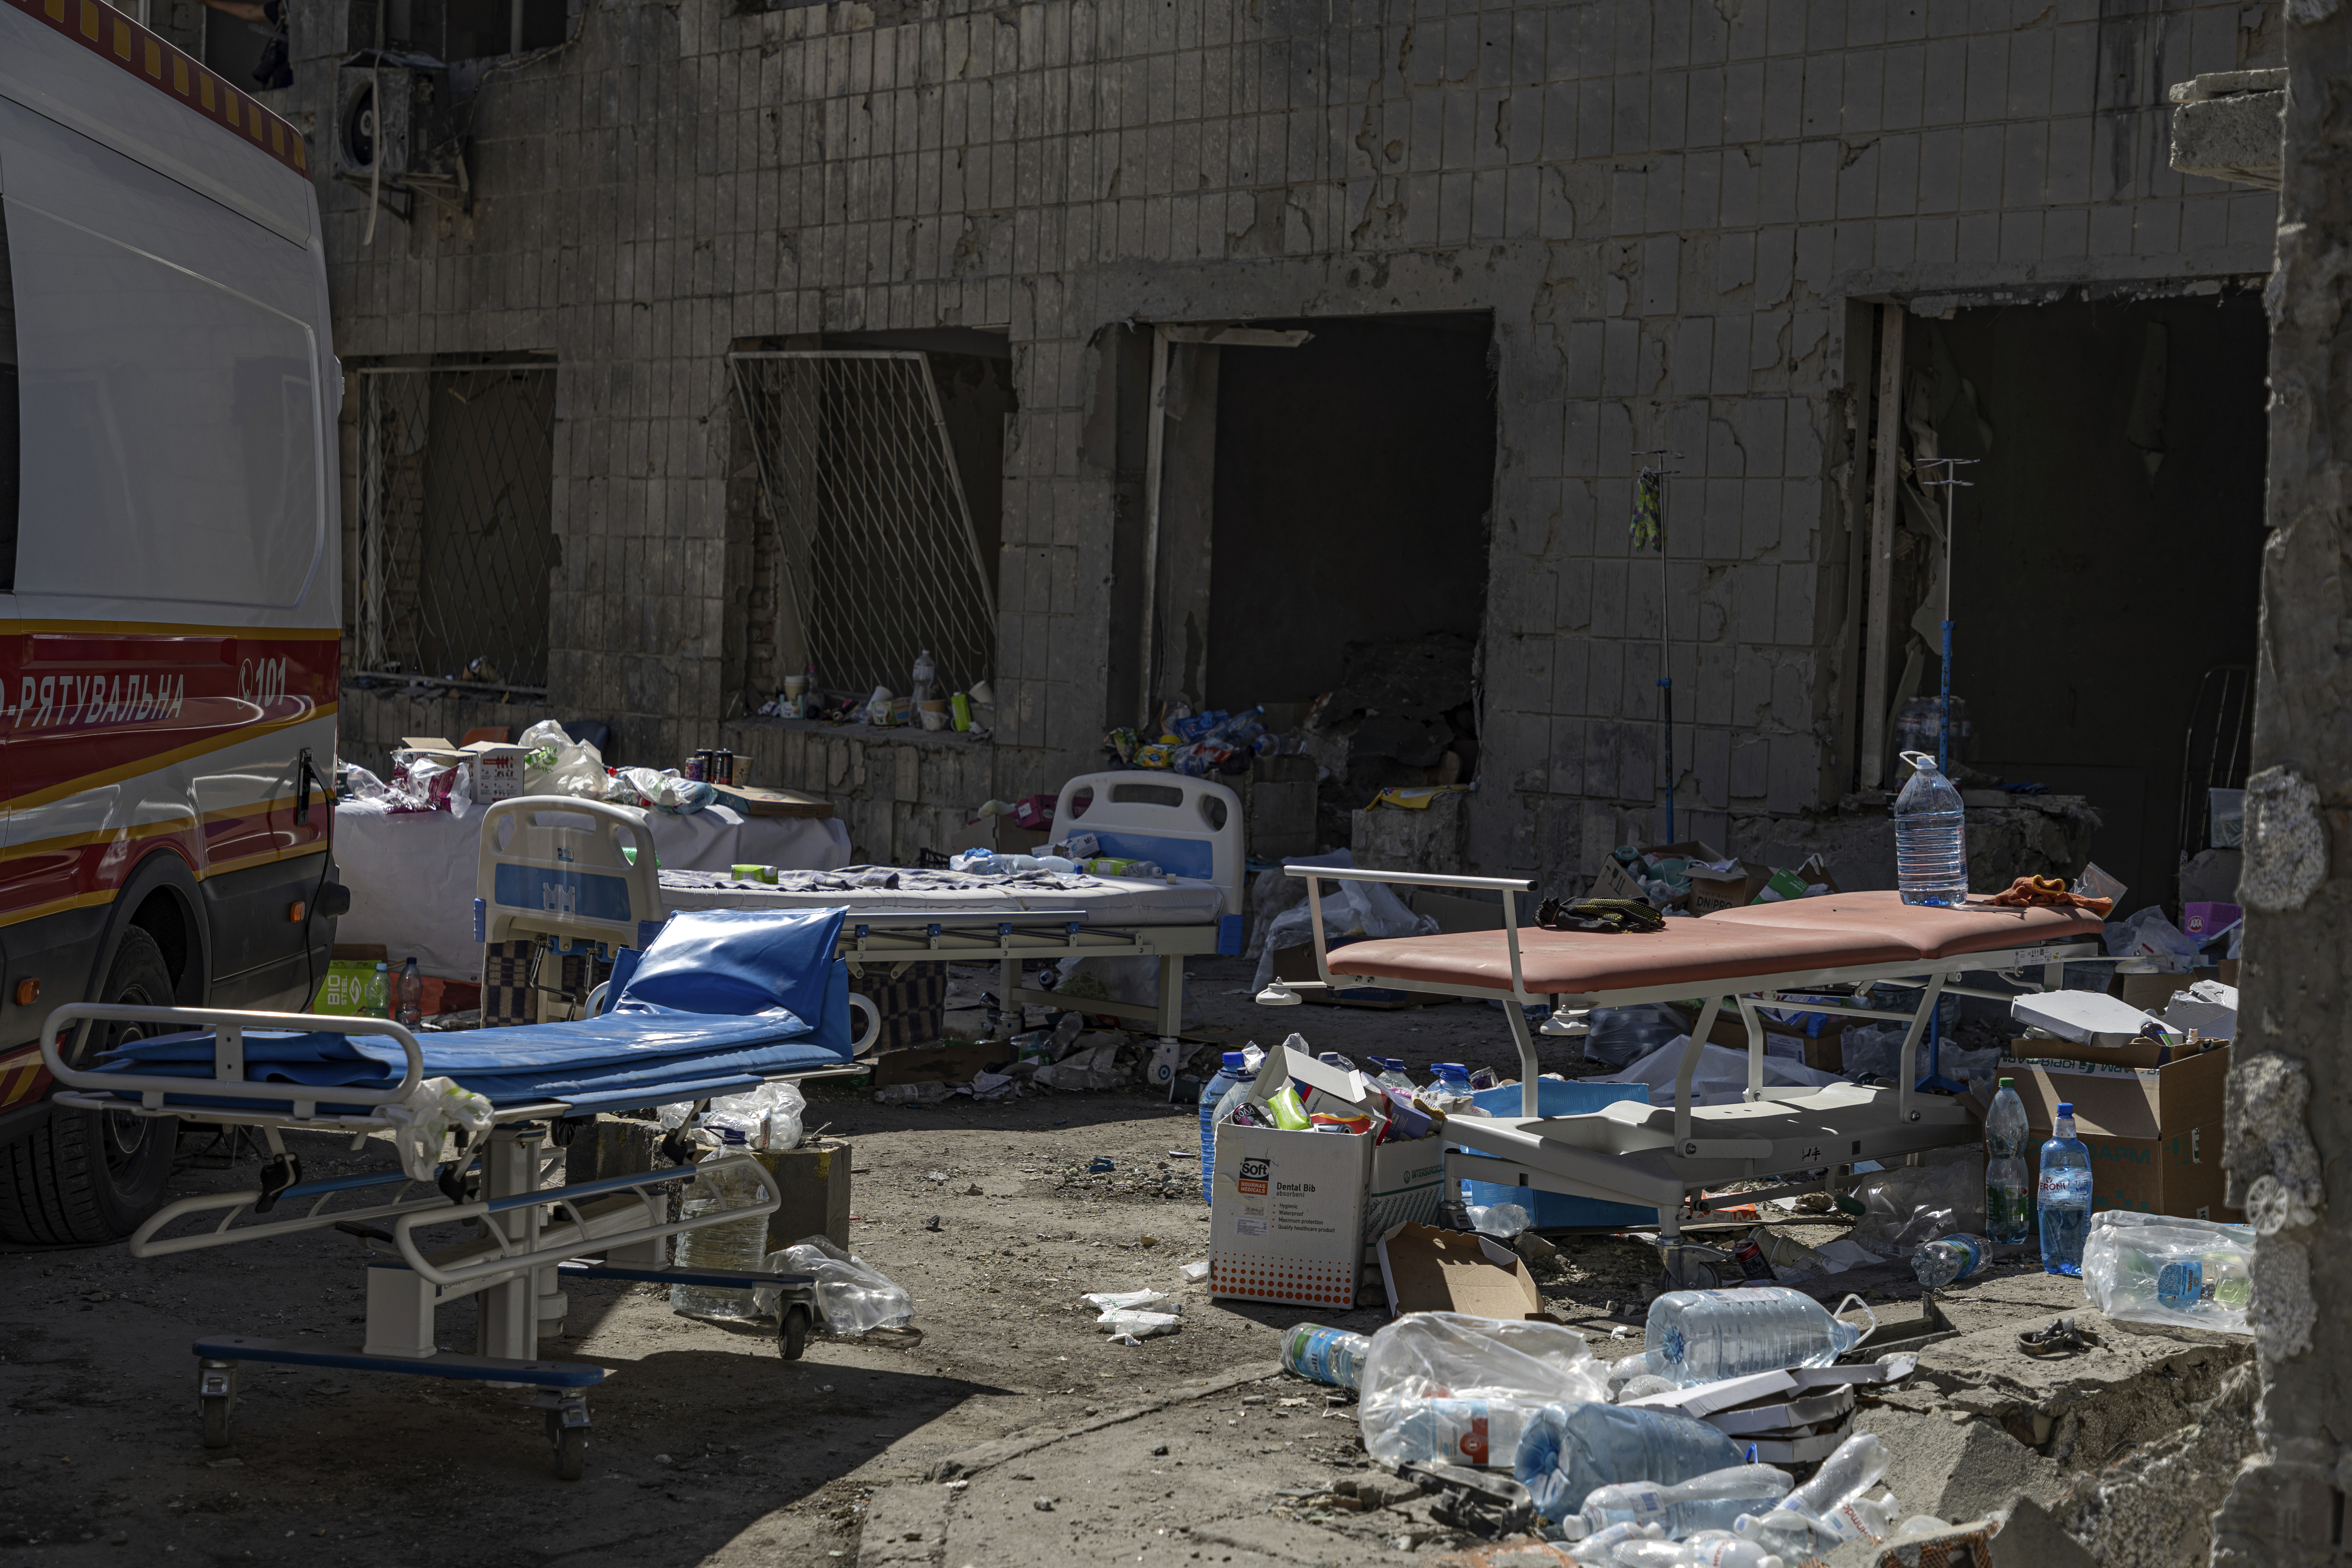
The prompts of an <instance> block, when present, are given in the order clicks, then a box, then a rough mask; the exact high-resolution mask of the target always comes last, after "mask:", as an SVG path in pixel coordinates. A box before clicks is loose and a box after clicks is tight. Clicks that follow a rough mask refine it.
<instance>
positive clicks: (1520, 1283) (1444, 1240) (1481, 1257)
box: [1380, 1225, 1557, 1323]
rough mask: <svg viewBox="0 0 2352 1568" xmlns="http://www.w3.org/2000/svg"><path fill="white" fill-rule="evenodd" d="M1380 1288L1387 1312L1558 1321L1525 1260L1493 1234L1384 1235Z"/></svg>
mask: <svg viewBox="0 0 2352 1568" xmlns="http://www.w3.org/2000/svg"><path fill="white" fill-rule="evenodd" d="M1380 1258H1381V1286H1382V1287H1383V1288H1384V1289H1386V1291H1387V1292H1388V1300H1389V1311H1390V1312H1391V1314H1392V1315H1400V1316H1401V1315H1402V1314H1403V1313H1406V1312H1467V1313H1469V1314H1470V1315H1471V1316H1473V1317H1477V1318H1505V1319H1511V1320H1516V1321H1528V1320H1533V1321H1538V1322H1546V1323H1549V1322H1554V1321H1557V1320H1556V1319H1554V1318H1553V1317H1552V1315H1551V1314H1550V1313H1549V1312H1547V1311H1545V1310H1544V1304H1543V1292H1542V1291H1541V1290H1539V1289H1537V1288H1536V1277H1535V1276H1534V1274H1532V1273H1530V1272H1529V1271H1528V1265H1527V1260H1526V1259H1525V1258H1521V1257H1520V1256H1519V1255H1518V1254H1517V1253H1516V1252H1513V1251H1512V1250H1511V1249H1510V1248H1509V1247H1505V1246H1504V1245H1503V1244H1502V1243H1501V1242H1499V1241H1496V1239H1495V1238H1494V1237H1490V1236H1474V1235H1472V1234H1470V1233H1469V1232H1467V1231H1459V1230H1440V1229H1439V1228H1438V1227H1437V1226H1433V1225H1401V1226H1396V1227H1395V1228H1393V1229H1391V1230H1390V1231H1388V1232H1386V1233H1385V1234H1383V1235H1382V1236H1381V1244H1380Z"/></svg>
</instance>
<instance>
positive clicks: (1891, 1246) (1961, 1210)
mask: <svg viewBox="0 0 2352 1568" xmlns="http://www.w3.org/2000/svg"><path fill="white" fill-rule="evenodd" d="M1921 1158H1923V1159H1924V1160H1926V1161H1927V1163H1926V1164H1921V1165H1896V1166H1894V1167H1892V1168H1890V1169H1887V1170H1884V1171H1878V1172H1874V1173H1871V1174H1869V1175H1866V1176H1864V1177H1863V1179H1862V1180H1861V1181H1859V1182H1857V1183H1855V1184H1854V1187H1853V1196H1854V1197H1855V1198H1856V1199H1858V1200H1860V1202H1861V1203H1862V1205H1864V1207H1865V1208H1866V1209H1868V1210H1869V1212H1868V1213H1867V1214H1865V1215H1863V1217H1862V1218H1861V1219H1860V1220H1859V1221H1857V1222H1855V1225H1854V1227H1853V1230H1851V1231H1849V1232H1848V1233H1847V1235H1846V1239H1847V1240H1849V1241H1852V1242H1854V1243H1856V1244H1857V1245H1860V1246H1862V1247H1868V1248H1869V1249H1870V1250H1871V1251H1873V1252H1874V1253H1877V1254H1878V1255H1879V1256H1880V1257H1882V1258H1908V1257H1909V1256H1910V1255H1911V1254H1913V1253H1914V1252H1916V1251H1917V1250H1918V1249H1919V1248H1920V1247H1924V1246H1926V1245H1927V1243H1928V1242H1931V1241H1934V1240H1936V1239H1937V1237H1946V1236H1949V1235H1951V1234H1952V1233H1953V1232H1955V1231H1967V1232H1968V1233H1969V1235H1971V1236H1977V1235H1981V1234H1983V1231H1984V1212H1985V1208H1984V1196H1985V1188H1984V1151H1982V1150H1981V1149H1931V1150H1929V1151H1928V1152H1927V1153H1926V1154H1925V1155H1923V1156H1921Z"/></svg>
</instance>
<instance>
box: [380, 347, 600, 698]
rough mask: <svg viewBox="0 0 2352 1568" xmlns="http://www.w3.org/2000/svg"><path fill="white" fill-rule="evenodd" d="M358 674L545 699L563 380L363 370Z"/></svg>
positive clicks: (544, 373) (485, 370)
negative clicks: (558, 393) (558, 395)
mask: <svg viewBox="0 0 2352 1568" xmlns="http://www.w3.org/2000/svg"><path fill="white" fill-rule="evenodd" d="M357 374H358V375H359V377H360V388H361V404H360V432H359V437H360V451H359V460H360V483H359V503H360V537H359V549H358V564H357V582H356V584H355V587H356V592H355V593H354V594H353V595H352V601H353V607H352V623H353V624H352V640H353V644H354V647H353V660H352V662H353V665H354V668H353V670H352V673H353V674H355V675H388V676H395V677H401V678H404V679H418V678H422V679H431V680H436V681H449V682H453V683H457V684H459V685H466V686H481V687H495V688H497V689H499V690H501V691H508V692H513V693H517V694H543V693H544V692H545V690H546V687H547V645H548V587H549V577H550V575H551V572H552V569H553V567H554V565H555V562H556V559H557V555H556V544H555V519H554V473H555V372H554V370H553V368H552V367H551V366H547V365H543V364H520V365H518V364H491V365H467V366H464V367H462V368H459V367H450V368H446V369H445V368H434V369H425V368H409V367H383V368H371V369H364V370H361V371H359V372H358V373H357Z"/></svg>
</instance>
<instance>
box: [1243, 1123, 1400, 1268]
mask: <svg viewBox="0 0 2352 1568" xmlns="http://www.w3.org/2000/svg"><path fill="white" fill-rule="evenodd" d="M1429 1142H1436V1141H1435V1140H1434V1139H1431V1140H1429ZM1371 1147H1372V1140H1371V1138H1370V1136H1369V1135H1366V1134H1361V1133H1349V1132H1289V1131H1284V1130H1283V1129H1281V1128H1279V1127H1244V1126H1242V1125H1240V1124H1239V1123H1237V1122H1232V1121H1221V1122H1219V1123H1218V1124H1217V1135H1216V1162H1217V1169H1216V1174H1215V1176H1214V1177H1213V1179H1212V1181H1211V1184H1210V1201H1209V1293H1210V1294H1211V1295H1212V1296H1214V1297H1217V1298H1220V1299H1221V1300H1243V1301H1279V1302H1283V1303H1285V1304H1287V1305H1290V1306H1297V1307H1328V1308H1332V1309H1335V1310H1341V1311H1344V1310H1347V1309H1348V1308H1350V1307H1352V1306H1354V1305H1355V1304H1356V1283H1357V1279H1358V1278H1359V1277H1360V1274H1361V1273H1362V1270H1363V1253H1364V1244H1363V1236H1364V1200H1365V1190H1366V1181H1367V1176H1368V1167H1369V1163H1370V1153H1371Z"/></svg>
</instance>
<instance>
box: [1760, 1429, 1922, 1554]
mask: <svg viewBox="0 0 2352 1568" xmlns="http://www.w3.org/2000/svg"><path fill="white" fill-rule="evenodd" d="M1892 1463H1894V1456H1893V1455H1891V1454H1889V1453H1888V1452H1887V1451H1886V1445H1885V1443H1882V1442H1880V1441H1879V1439H1878V1436H1877V1434H1875V1433H1873V1432H1860V1433H1856V1434H1855V1435H1854V1436H1851V1437H1848V1438H1847V1439H1846V1440H1845V1441H1844V1442H1843V1443H1841V1444H1839V1445H1838V1447H1837V1451H1836V1452H1835V1453H1833V1454H1832V1455H1831V1456H1830V1457H1829V1458H1826V1459H1823V1460H1822V1468H1820V1469H1818V1470H1815V1471H1814V1472H1813V1474H1812V1478H1811V1479H1810V1480H1808V1481H1806V1482H1805V1484H1804V1485H1803V1486H1801V1487H1799V1488H1798V1489H1796V1490H1794V1491H1792V1492H1790V1494H1789V1495H1788V1496H1787V1497H1785V1498H1783V1499H1781V1500H1780V1506H1779V1507H1778V1508H1775V1509H1772V1510H1769V1512H1766V1513H1762V1514H1750V1515H1745V1516H1743V1517H1742V1518H1741V1519H1740V1520H1739V1521H1738V1524H1737V1525H1736V1527H1735V1528H1737V1529H1738V1531H1739V1533H1740V1534H1742V1535H1744V1536H1746V1537H1748V1539H1749V1540H1750V1541H1753V1542H1757V1543H1759V1545H1761V1546H1763V1547H1764V1548H1765V1549H1766V1550H1768V1551H1770V1552H1778V1553H1780V1555H1781V1556H1783V1557H1785V1558H1787V1559H1789V1560H1790V1562H1797V1561H1799V1560H1801V1559H1802V1558H1805V1557H1810V1556H1811V1555H1813V1554H1814V1553H1815V1552H1817V1551H1824V1552H1825V1551H1827V1550H1829V1549H1830V1548H1832V1547H1834V1546H1835V1545H1836V1544H1837V1543H1838V1542H1841V1541H1850V1540H1852V1539H1853V1538H1854V1537H1855V1536H1857V1535H1861V1534H1864V1533H1869V1534H1873V1535H1876V1534H1883V1533H1884V1530H1883V1529H1874V1528H1872V1526H1873V1525H1874V1522H1875V1521H1880V1520H1881V1519H1882V1517H1885V1518H1891V1516H1892V1515H1893V1513H1894V1511H1895V1504H1894V1503H1893V1502H1892V1500H1889V1501H1888V1502H1886V1503H1885V1504H1883V1505H1870V1506H1869V1507H1868V1508H1867V1509H1864V1508H1863V1507H1860V1506H1857V1505H1861V1504H1862V1503H1863V1494H1864V1493H1865V1492H1867V1491H1869V1490H1870V1489H1871V1488H1873V1487H1874V1486H1876V1485H1877V1484H1878V1478H1879V1477H1881V1476H1883V1475H1885V1473H1886V1468H1887V1466H1888V1465H1890V1464H1892Z"/></svg>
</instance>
